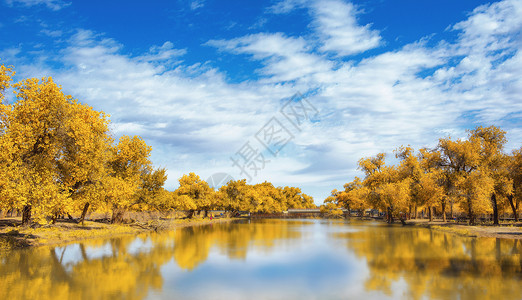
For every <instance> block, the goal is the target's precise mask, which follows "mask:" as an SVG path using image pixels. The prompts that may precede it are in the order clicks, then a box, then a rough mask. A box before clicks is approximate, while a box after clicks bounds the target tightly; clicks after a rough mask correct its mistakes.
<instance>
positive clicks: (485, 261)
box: [334, 226, 522, 299]
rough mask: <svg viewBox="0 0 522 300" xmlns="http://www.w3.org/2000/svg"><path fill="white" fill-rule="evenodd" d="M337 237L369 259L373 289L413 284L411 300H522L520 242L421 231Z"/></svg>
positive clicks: (368, 285) (389, 292)
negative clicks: (428, 299) (431, 299)
mask: <svg viewBox="0 0 522 300" xmlns="http://www.w3.org/2000/svg"><path fill="white" fill-rule="evenodd" d="M361 229H362V230H360V231H358V232H348V233H336V234H334V235H335V236H336V237H337V238H342V239H346V240H347V244H348V248H349V249H350V250H352V251H353V252H354V253H355V254H356V255H357V256H359V257H361V258H364V259H366V261H367V265H368V267H369V270H370V275H369V278H368V279H367V280H366V282H365V288H366V289H367V290H368V291H381V292H383V293H384V294H386V295H388V296H391V295H393V292H394V291H393V285H392V284H393V283H398V282H399V281H400V280H401V279H402V280H404V281H405V282H406V284H407V294H406V295H404V296H407V297H408V298H411V299H421V298H423V297H424V296H427V297H428V298H433V299H477V298H480V299H498V298H499V297H500V298H502V299H520V295H522V286H521V279H522V257H521V252H522V250H521V248H522V247H521V246H522V245H521V243H520V241H519V240H507V239H495V238H470V237H460V236H457V235H454V234H449V233H442V232H436V231H432V230H428V229H419V228H410V229H406V228H398V227H384V226H383V227H380V228H376V227H361Z"/></svg>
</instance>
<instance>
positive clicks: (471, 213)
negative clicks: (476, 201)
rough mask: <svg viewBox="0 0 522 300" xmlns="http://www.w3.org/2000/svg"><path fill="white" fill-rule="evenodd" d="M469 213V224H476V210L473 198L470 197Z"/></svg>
mask: <svg viewBox="0 0 522 300" xmlns="http://www.w3.org/2000/svg"><path fill="white" fill-rule="evenodd" d="M468 214H469V225H475V212H474V211H473V206H472V204H471V199H470V198H469V197H468Z"/></svg>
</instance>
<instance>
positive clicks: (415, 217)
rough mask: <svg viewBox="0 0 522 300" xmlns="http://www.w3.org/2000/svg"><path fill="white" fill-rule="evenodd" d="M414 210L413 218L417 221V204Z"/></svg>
mask: <svg viewBox="0 0 522 300" xmlns="http://www.w3.org/2000/svg"><path fill="white" fill-rule="evenodd" d="M413 210H414V215H413V218H414V219H417V203H415V208H414V209H413Z"/></svg>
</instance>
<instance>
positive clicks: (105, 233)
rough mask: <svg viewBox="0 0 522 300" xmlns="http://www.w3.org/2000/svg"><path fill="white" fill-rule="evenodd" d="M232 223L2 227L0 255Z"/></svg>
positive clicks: (63, 222) (220, 220) (195, 221)
mask: <svg viewBox="0 0 522 300" xmlns="http://www.w3.org/2000/svg"><path fill="white" fill-rule="evenodd" d="M13 220H16V218H13V219H11V221H13ZM235 220H238V218H214V219H212V220H210V219H209V218H205V219H199V218H198V219H187V220H184V219H170V220H153V221H149V222H147V223H142V222H135V223H130V224H110V223H104V222H97V221H85V224H84V225H82V224H77V223H75V222H70V221H66V220H60V221H58V222H57V223H56V224H54V225H49V226H45V227H39V228H32V227H22V226H16V227H14V226H6V225H3V226H2V227H0V252H7V251H12V250H19V249H29V248H36V247H40V246H58V245H63V244H68V243H74V242H78V241H82V240H91V239H109V238H116V237H121V236H125V235H130V234H140V233H145V232H159V231H167V230H175V229H179V228H184V227H192V226H201V225H209V224H214V223H224V222H231V221H235ZM4 221H5V219H4ZM8 221H9V220H8Z"/></svg>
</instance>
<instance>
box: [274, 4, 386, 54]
mask: <svg viewBox="0 0 522 300" xmlns="http://www.w3.org/2000/svg"><path fill="white" fill-rule="evenodd" d="M297 8H307V9H308V10H309V12H310V15H311V17H312V20H313V21H312V24H310V25H311V27H312V28H313V29H314V30H315V31H316V34H317V37H318V39H319V41H318V43H319V44H320V48H319V50H320V51H322V52H330V53H334V54H335V55H338V56H350V55H354V54H358V53H362V52H365V51H367V50H370V49H373V48H376V47H379V46H380V45H381V44H382V39H381V37H380V35H379V31H378V30H372V29H370V27H371V24H366V25H364V26H361V25H359V24H358V22H357V14H359V13H360V12H359V11H357V8H356V7H355V6H354V5H353V4H352V3H350V2H345V1H342V0H320V1H318V0H310V1H306V0H283V1H280V2H278V3H276V4H274V5H272V6H271V7H270V8H269V9H268V12H270V13H274V14H286V13H289V12H291V11H293V10H295V9H297Z"/></svg>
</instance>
